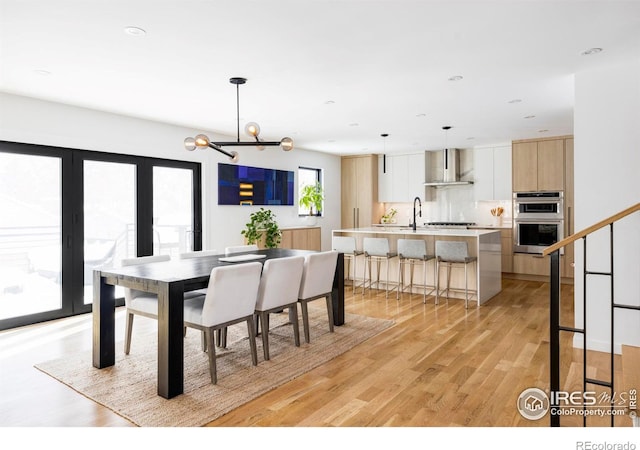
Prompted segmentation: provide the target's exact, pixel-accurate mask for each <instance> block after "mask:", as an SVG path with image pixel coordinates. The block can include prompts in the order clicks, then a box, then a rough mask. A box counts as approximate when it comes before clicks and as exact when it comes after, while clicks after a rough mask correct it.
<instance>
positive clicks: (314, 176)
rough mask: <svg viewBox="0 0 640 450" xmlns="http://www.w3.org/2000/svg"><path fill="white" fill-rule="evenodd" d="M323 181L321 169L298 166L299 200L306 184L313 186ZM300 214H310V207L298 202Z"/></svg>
mask: <svg viewBox="0 0 640 450" xmlns="http://www.w3.org/2000/svg"><path fill="white" fill-rule="evenodd" d="M318 182H321V181H320V169H310V168H307V167H299V168H298V200H300V196H301V195H302V189H303V188H304V187H305V186H313V185H314V184H316V183H318ZM314 211H315V208H314ZM298 215H301V216H307V215H309V209H308V208H305V207H304V206H300V203H298Z"/></svg>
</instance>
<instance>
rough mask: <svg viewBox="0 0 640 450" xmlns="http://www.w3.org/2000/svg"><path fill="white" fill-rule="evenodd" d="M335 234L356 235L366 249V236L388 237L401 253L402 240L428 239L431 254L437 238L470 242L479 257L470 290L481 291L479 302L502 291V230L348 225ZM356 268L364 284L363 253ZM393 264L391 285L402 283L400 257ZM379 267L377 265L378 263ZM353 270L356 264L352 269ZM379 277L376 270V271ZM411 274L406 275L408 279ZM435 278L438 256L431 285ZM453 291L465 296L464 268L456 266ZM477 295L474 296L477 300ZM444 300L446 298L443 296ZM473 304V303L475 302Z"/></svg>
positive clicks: (443, 276)
mask: <svg viewBox="0 0 640 450" xmlns="http://www.w3.org/2000/svg"><path fill="white" fill-rule="evenodd" d="M332 234H333V236H354V237H355V238H356V248H357V249H358V250H362V241H363V239H364V238H365V237H385V238H388V239H389V247H390V251H391V252H397V242H398V239H422V240H424V241H426V244H427V253H429V254H431V255H433V254H435V241H437V240H443V241H446V240H449V241H466V242H467V244H468V247H469V254H470V255H471V256H476V257H477V258H478V260H477V263H476V270H475V271H473V272H474V273H471V272H472V271H470V276H469V289H470V290H474V291H477V298H478V300H479V305H481V304H483V303H485V302H486V301H488V300H489V299H490V298H491V297H493V296H494V295H496V294H497V293H499V292H500V291H501V290H502V255H501V249H502V246H501V239H500V231H499V230H477V229H464V228H462V229H429V228H421V227H418V228H417V229H416V231H413V230H412V229H411V228H409V227H398V226H389V227H384V226H374V227H366V228H347V229H342V230H333V232H332ZM358 258H359V260H358V263H357V265H356V267H357V268H358V272H359V273H356V274H352V275H351V276H352V277H353V278H355V279H356V280H357V281H358V283H360V282H361V281H362V279H363V277H364V260H363V256H359V257H358ZM391 264H392V266H391V267H390V270H389V278H390V279H389V280H384V281H385V282H389V283H390V286H392V285H395V284H396V283H397V282H398V258H393V259H392V260H391ZM374 267H375V266H374ZM350 270H353V265H352V267H351V268H350ZM385 274H386V270H381V273H380V280H381V282H382V280H383V278H384V276H385ZM373 277H374V278H375V277H376V275H375V273H374V274H373ZM406 277H407V275H405V279H407V278H406ZM434 280H435V259H433V260H430V261H429V262H428V267H427V283H426V284H427V285H428V286H433V285H434V284H435V283H434ZM446 282H447V280H446V270H445V269H442V270H441V274H440V289H441V290H443V289H444V287H445V286H446ZM414 283H415V284H423V283H424V280H422V270H416V271H415V279H414ZM451 289H452V290H451V292H450V297H457V298H463V297H464V270H462V269H453V270H452V272H451ZM413 291H414V292H416V293H421V292H422V291H421V288H419V287H417V286H414V290H413ZM475 299H476V297H475V296H474V297H473V300H475ZM441 300H442V299H441ZM472 304H473V303H472Z"/></svg>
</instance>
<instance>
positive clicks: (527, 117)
mask: <svg viewBox="0 0 640 450" xmlns="http://www.w3.org/2000/svg"><path fill="white" fill-rule="evenodd" d="M534 117H535V116H534V115H530V116H524V118H525V119H533V118H534Z"/></svg>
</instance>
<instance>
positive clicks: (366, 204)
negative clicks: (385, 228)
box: [341, 155, 382, 228]
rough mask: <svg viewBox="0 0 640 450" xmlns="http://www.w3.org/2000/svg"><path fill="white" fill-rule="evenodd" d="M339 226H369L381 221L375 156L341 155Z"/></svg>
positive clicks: (376, 158) (376, 159)
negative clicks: (340, 218) (340, 221)
mask: <svg viewBox="0 0 640 450" xmlns="http://www.w3.org/2000/svg"><path fill="white" fill-rule="evenodd" d="M341 178H342V181H341V188H342V208H341V209H342V211H341V212H342V214H341V216H342V228H360V227H369V226H371V224H373V223H380V217H381V216H382V212H381V207H380V203H378V157H377V156H375V155H364V156H344V157H342V176H341Z"/></svg>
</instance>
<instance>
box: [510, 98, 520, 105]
mask: <svg viewBox="0 0 640 450" xmlns="http://www.w3.org/2000/svg"><path fill="white" fill-rule="evenodd" d="M521 101H522V100H520V99H519V98H514V99H513V100H509V102H508V103H511V104H513V103H520V102H521Z"/></svg>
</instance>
